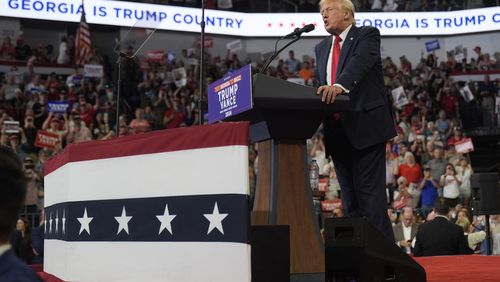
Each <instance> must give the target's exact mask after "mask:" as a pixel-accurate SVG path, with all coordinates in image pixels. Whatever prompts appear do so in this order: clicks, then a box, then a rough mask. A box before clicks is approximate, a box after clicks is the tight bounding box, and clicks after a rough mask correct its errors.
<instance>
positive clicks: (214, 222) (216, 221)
mask: <svg viewBox="0 0 500 282" xmlns="http://www.w3.org/2000/svg"><path fill="white" fill-rule="evenodd" d="M203 215H204V216H205V218H206V219H208V221H210V225H209V226H208V232H207V235H208V234H210V232H212V230H213V229H214V228H217V230H219V231H220V233H222V234H223V235H224V229H223V228H222V221H223V220H224V218H226V216H228V214H227V213H219V207H218V206H217V202H215V206H214V210H213V212H212V213H211V214H203Z"/></svg>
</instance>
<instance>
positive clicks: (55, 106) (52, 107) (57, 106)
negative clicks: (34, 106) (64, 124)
mask: <svg viewBox="0 0 500 282" xmlns="http://www.w3.org/2000/svg"><path fill="white" fill-rule="evenodd" d="M48 105H49V112H50V113H55V114H64V113H67V112H68V107H69V102H68V101H49V102H48Z"/></svg>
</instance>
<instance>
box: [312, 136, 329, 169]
mask: <svg viewBox="0 0 500 282" xmlns="http://www.w3.org/2000/svg"><path fill="white" fill-rule="evenodd" d="M309 157H310V158H311V159H312V160H316V163H318V167H319V173H320V175H326V173H325V171H324V168H325V165H326V164H327V163H328V159H327V158H326V155H325V144H324V143H323V135H322V134H321V133H318V134H317V135H316V136H313V138H312V146H311V149H310V150H309Z"/></svg>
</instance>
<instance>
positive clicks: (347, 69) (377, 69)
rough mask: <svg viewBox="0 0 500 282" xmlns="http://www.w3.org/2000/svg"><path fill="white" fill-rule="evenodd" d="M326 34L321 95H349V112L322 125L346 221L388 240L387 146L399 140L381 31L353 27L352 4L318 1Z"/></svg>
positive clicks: (320, 48) (320, 50)
mask: <svg viewBox="0 0 500 282" xmlns="http://www.w3.org/2000/svg"><path fill="white" fill-rule="evenodd" d="M320 9H321V15H322V17H323V21H324V25H325V29H326V30H327V31H328V32H329V33H330V34H332V36H330V37H328V38H326V39H324V40H323V41H321V42H320V43H319V44H318V45H317V46H316V48H315V51H316V61H317V70H316V72H317V75H318V79H319V83H320V85H321V86H320V87H319V88H318V95H322V101H323V102H324V103H327V104H330V103H333V102H334V101H335V97H336V96H337V95H339V94H344V95H349V98H350V101H349V108H348V109H347V110H346V111H345V112H342V113H340V114H335V115H332V116H329V117H327V118H326V119H325V121H324V122H323V126H324V134H325V145H326V153H327V155H331V156H332V159H333V162H334V164H335V170H336V172H337V177H338V180H339V183H340V187H341V192H342V194H341V195H342V202H343V205H344V208H345V214H346V216H348V217H361V216H364V217H366V218H367V219H368V221H370V222H371V223H372V224H374V225H375V226H376V227H377V228H378V229H379V230H380V231H381V232H382V233H384V234H385V235H386V236H387V237H388V238H389V239H391V240H393V239H394V236H393V232H392V228H391V224H390V222H389V218H388V216H387V209H386V208H387V206H386V195H385V144H386V142H387V140H389V139H391V138H393V137H394V136H396V130H395V127H394V121H393V119H392V115H391V112H390V107H389V102H388V99H387V96H386V94H385V86H384V78H383V74H382V60H381V57H380V32H379V31H378V29H376V28H373V27H356V26H355V25H354V5H353V4H352V2H351V1H349V0H322V1H320Z"/></svg>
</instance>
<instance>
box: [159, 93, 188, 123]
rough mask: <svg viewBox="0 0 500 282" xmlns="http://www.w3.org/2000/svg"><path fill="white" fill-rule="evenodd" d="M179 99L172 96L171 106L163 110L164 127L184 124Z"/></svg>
mask: <svg viewBox="0 0 500 282" xmlns="http://www.w3.org/2000/svg"><path fill="white" fill-rule="evenodd" d="M179 104H180V99H179V98H178V97H174V98H173V99H172V107H171V108H170V109H168V110H167V111H166V112H165V115H164V117H163V124H164V125H165V127H166V128H177V127H181V126H184V125H185V123H184V114H183V113H182V111H181V110H180V107H179Z"/></svg>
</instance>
